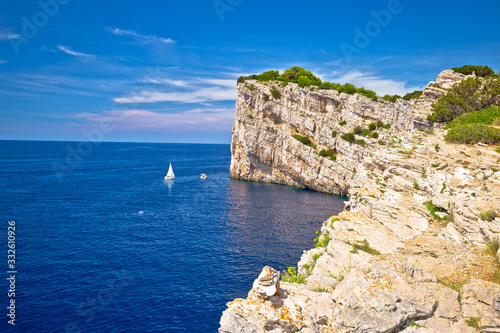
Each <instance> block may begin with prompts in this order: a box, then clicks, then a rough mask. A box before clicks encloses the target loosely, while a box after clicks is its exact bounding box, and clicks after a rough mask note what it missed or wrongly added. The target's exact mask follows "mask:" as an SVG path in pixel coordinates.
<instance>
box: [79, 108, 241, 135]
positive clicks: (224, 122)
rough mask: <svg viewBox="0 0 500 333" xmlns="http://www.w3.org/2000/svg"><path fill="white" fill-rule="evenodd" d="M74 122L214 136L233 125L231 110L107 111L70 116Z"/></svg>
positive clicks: (126, 128) (122, 128) (232, 111)
mask: <svg viewBox="0 0 500 333" xmlns="http://www.w3.org/2000/svg"><path fill="white" fill-rule="evenodd" d="M73 118H74V119H77V120H78V121H85V122H87V123H99V122H108V123H111V124H113V125H116V126H117V128H119V129H121V130H132V131H137V130H144V129H159V130H162V131H183V130H186V129H197V130H199V131H203V132H218V131H221V130H227V128H230V127H231V125H232V123H233V121H234V109H230V108H213V109H208V108H207V109H203V108H196V109H191V110H187V111H177V112H174V113H162V112H157V111H150V110H141V109H132V110H123V111H108V112H105V113H104V114H97V113H88V112H86V113H78V114H74V115H73Z"/></svg>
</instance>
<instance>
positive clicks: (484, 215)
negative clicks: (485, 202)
mask: <svg viewBox="0 0 500 333" xmlns="http://www.w3.org/2000/svg"><path fill="white" fill-rule="evenodd" d="M496 217H497V212H496V211H495V210H493V209H489V210H485V211H483V212H481V213H480V214H479V218H480V219H481V220H483V221H493V220H494V219H495V218H496Z"/></svg>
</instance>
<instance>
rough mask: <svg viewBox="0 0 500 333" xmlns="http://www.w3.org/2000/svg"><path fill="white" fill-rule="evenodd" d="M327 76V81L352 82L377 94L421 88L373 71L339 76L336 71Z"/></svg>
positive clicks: (401, 93)
mask: <svg viewBox="0 0 500 333" xmlns="http://www.w3.org/2000/svg"><path fill="white" fill-rule="evenodd" d="M331 74H332V75H333V76H332V75H329V76H328V81H331V82H338V83H352V84H354V85H355V86H356V87H365V88H366V89H371V90H374V91H375V92H377V94H379V95H385V94H390V95H394V94H397V95H404V94H406V93H407V92H410V91H414V90H419V89H422V88H421V87H417V86H415V87H408V86H407V82H404V81H395V80H390V79H384V78H383V77H381V76H377V75H374V74H373V73H363V72H360V71H350V72H348V73H346V74H343V75H341V76H336V75H338V74H339V73H338V72H332V73H331Z"/></svg>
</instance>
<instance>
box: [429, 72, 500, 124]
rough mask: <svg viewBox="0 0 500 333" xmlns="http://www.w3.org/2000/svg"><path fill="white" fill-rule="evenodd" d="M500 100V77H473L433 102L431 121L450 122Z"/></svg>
mask: <svg viewBox="0 0 500 333" xmlns="http://www.w3.org/2000/svg"><path fill="white" fill-rule="evenodd" d="M499 102H500V79H495V78H486V79H483V78H480V77H471V78H468V79H466V80H463V81H462V82H460V83H457V84H455V85H454V86H453V87H452V88H451V89H450V90H449V91H448V93H447V94H446V95H445V96H444V97H442V98H440V99H439V100H438V101H437V102H435V103H434V104H433V107H434V113H432V114H431V115H429V116H428V117H427V120H429V121H436V122H450V121H452V120H453V119H455V118H457V117H459V116H461V115H462V114H464V113H469V112H473V111H477V110H481V109H486V108H488V107H490V106H495V105H498V103H499Z"/></svg>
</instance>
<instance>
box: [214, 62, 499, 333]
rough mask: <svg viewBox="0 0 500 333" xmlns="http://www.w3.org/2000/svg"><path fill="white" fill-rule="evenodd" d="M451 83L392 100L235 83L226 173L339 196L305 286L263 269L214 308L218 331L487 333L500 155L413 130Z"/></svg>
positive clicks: (494, 311) (494, 281)
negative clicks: (350, 135) (218, 312)
mask: <svg viewBox="0 0 500 333" xmlns="http://www.w3.org/2000/svg"><path fill="white" fill-rule="evenodd" d="M464 78H465V76H463V75H461V74H458V73H455V72H453V71H451V70H447V71H444V72H443V73H441V74H440V76H439V77H438V79H437V80H436V81H435V82H431V83H429V85H428V86H427V87H425V88H424V94H423V96H422V97H421V98H420V99H418V100H411V101H404V100H401V99H400V100H398V101H397V102H396V103H390V102H387V103H379V102H375V101H372V100H370V99H369V98H367V97H364V96H361V95H357V94H356V95H347V94H339V93H337V92H336V91H323V90H322V91H314V89H309V88H300V87H298V86H297V85H296V84H294V83H289V84H288V85H287V86H286V87H282V86H281V85H278V84H275V83H272V82H270V83H265V84H263V83H259V82H257V81H246V82H245V83H240V84H239V85H238V92H239V98H238V101H237V113H236V120H235V124H234V128H233V141H232V162H231V174H232V176H233V177H235V178H240V179H246V180H254V181H268V182H276V183H282V184H288V185H294V186H303V187H307V188H311V189H314V190H318V191H324V192H329V193H337V194H344V195H348V196H349V198H350V200H349V201H348V202H347V203H346V207H345V210H344V211H343V212H342V213H341V214H339V215H338V216H333V217H332V218H330V219H329V220H328V221H326V222H324V224H323V226H322V228H321V234H320V236H319V241H318V246H317V248H315V249H312V250H309V251H304V254H303V255H302V258H301V260H300V262H299V264H298V272H297V275H298V276H303V277H305V282H306V283H305V284H300V283H288V282H283V281H281V282H280V281H279V278H278V274H277V272H276V271H274V269H272V268H270V267H266V268H265V269H264V270H263V272H262V273H261V275H260V276H259V278H258V279H257V280H256V282H255V283H254V286H253V288H252V290H251V291H250V292H249V294H248V297H247V298H246V299H236V300H234V301H233V302H230V303H228V309H227V310H226V311H224V313H223V316H222V318H221V328H220V329H219V332H220V333H223V332H476V331H481V332H490V333H492V332H500V285H499V284H498V282H499V281H500V280H499V279H500V274H499V271H500V265H499V263H498V257H495V253H491V252H492V249H496V247H495V246H494V244H495V240H496V239H498V238H497V237H498V236H499V234H500V218H499V217H495V216H493V217H491V216H490V217H488V216H486V215H485V213H487V212H491V211H495V212H500V171H498V170H497V169H500V153H498V152H497V151H495V150H494V149H493V147H489V146H481V145H476V146H471V145H457V144H448V143H446V142H445V141H444V138H443V134H444V131H443V130H441V129H440V128H438V127H437V126H435V125H434V124H428V123H427V121H426V117H427V115H428V114H430V113H431V112H432V107H431V104H432V102H433V101H435V100H436V99H437V98H440V97H442V96H443V95H444V94H445V93H446V90H447V89H449V88H450V87H451V86H452V85H453V84H454V83H456V82H460V81H461V80H462V79H464ZM271 88H273V89H276V90H279V91H280V96H279V97H278V98H275V97H272V96H271V93H270V89H271ZM265 96H270V97H267V98H266V97H265ZM377 120H381V121H382V122H383V123H384V124H391V127H390V128H389V129H383V128H378V129H377V130H376V131H377V133H378V134H379V137H378V138H371V137H370V136H368V137H358V136H357V137H356V139H359V140H364V142H365V143H364V145H363V144H355V143H349V142H347V141H345V140H342V139H341V138H340V136H341V134H342V133H346V132H349V131H352V129H353V128H354V127H355V126H357V125H361V126H362V127H368V124H370V123H373V122H376V121H377ZM342 122H345V124H343V125H341V124H342ZM339 123H340V124H339ZM335 132H336V133H335ZM294 134H299V135H301V136H304V137H307V138H309V139H310V140H311V141H312V143H313V144H312V145H310V146H307V145H305V144H303V143H301V142H299V141H298V140H296V139H294V138H293V137H292V135H294ZM320 149H333V150H334V151H335V152H336V159H335V160H333V159H330V158H327V157H322V156H319V155H318V151H319V150H320ZM488 251H489V252H488ZM292 280H293V279H292Z"/></svg>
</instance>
